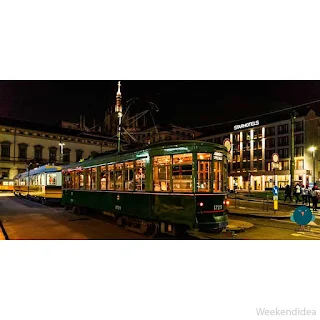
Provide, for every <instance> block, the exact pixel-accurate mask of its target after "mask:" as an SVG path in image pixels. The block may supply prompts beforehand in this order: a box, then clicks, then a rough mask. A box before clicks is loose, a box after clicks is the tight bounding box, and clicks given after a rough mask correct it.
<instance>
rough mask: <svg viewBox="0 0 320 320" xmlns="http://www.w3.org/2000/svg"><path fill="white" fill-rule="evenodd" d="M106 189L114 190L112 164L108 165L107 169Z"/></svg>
mask: <svg viewBox="0 0 320 320" xmlns="http://www.w3.org/2000/svg"><path fill="white" fill-rule="evenodd" d="M107 189H108V190H114V165H113V164H111V165H108V171H107Z"/></svg>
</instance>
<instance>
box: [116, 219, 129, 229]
mask: <svg viewBox="0 0 320 320" xmlns="http://www.w3.org/2000/svg"><path fill="white" fill-rule="evenodd" d="M126 222H127V220H126V218H125V217H119V218H118V219H117V225H118V226H119V227H124V226H125V225H126V224H127V223H126Z"/></svg>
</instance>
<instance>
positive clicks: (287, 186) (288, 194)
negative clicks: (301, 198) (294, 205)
mask: <svg viewBox="0 0 320 320" xmlns="http://www.w3.org/2000/svg"><path fill="white" fill-rule="evenodd" d="M284 194H285V196H284V202H286V200H287V198H288V197H289V199H290V201H291V202H292V197H291V188H290V186H289V185H288V184H287V185H286V188H285V189H284Z"/></svg>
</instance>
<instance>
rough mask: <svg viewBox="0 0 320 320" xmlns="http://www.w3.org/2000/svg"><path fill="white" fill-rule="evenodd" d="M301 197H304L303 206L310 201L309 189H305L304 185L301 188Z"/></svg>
mask: <svg viewBox="0 0 320 320" xmlns="http://www.w3.org/2000/svg"><path fill="white" fill-rule="evenodd" d="M301 197H302V204H307V201H308V189H307V188H305V187H304V185H302V186H301Z"/></svg>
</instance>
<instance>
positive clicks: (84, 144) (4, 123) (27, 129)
mask: <svg viewBox="0 0 320 320" xmlns="http://www.w3.org/2000/svg"><path fill="white" fill-rule="evenodd" d="M116 147H117V143H116V140H115V139H111V138H109V137H107V136H104V135H102V134H99V133H87V132H82V131H77V130H72V129H69V128H68V129H67V128H62V127H53V126H45V125H41V124H38V123H31V122H27V121H18V120H13V119H6V118H0V180H1V179H13V177H14V176H15V175H16V174H18V173H19V172H23V171H25V170H26V168H27V167H28V166H29V164H30V163H31V162H33V163H36V164H39V165H42V164H48V163H54V164H66V163H69V162H77V161H80V159H83V158H87V157H89V156H91V155H93V154H96V153H101V152H106V151H109V150H114V149H116Z"/></svg>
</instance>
